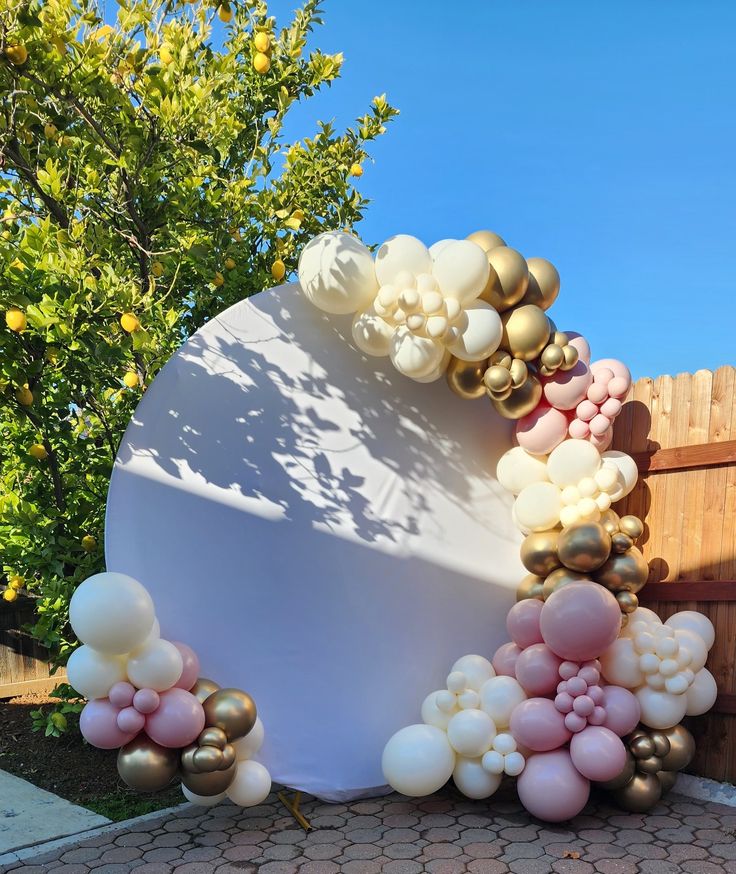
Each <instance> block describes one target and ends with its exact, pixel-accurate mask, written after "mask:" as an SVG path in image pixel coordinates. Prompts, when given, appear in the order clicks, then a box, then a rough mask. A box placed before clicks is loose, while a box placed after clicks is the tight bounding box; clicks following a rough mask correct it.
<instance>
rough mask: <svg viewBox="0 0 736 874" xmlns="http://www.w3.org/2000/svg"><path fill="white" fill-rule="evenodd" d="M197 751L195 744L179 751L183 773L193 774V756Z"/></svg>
mask: <svg viewBox="0 0 736 874" xmlns="http://www.w3.org/2000/svg"><path fill="white" fill-rule="evenodd" d="M198 749H199V747H198V746H197V744H190V745H189V746H188V747H184V749H183V750H182V751H181V767H182V769H183V770H184V771H191V772H192V773H194V771H195V768H194V754H195V753H196V752H197V750H198Z"/></svg>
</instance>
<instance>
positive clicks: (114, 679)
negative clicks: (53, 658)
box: [66, 644, 125, 698]
mask: <svg viewBox="0 0 736 874" xmlns="http://www.w3.org/2000/svg"><path fill="white" fill-rule="evenodd" d="M66 676H67V680H68V681H69V684H70V685H71V686H73V687H74V688H75V689H76V690H77V692H79V694H80V695H82V696H83V697H84V698H106V697H107V694H108V692H109V691H110V689H111V688H112V686H114V685H115V683H119V682H121V681H122V680H124V679H125V660H124V659H123V658H122V657H121V656H119V655H105V653H102V652H97V650H96V649H92V647H91V646H87V645H86V644H85V645H84V646H80V647H79V648H78V649H75V650H74V652H73V653H72V654H71V656H69V661H68V662H67V664H66Z"/></svg>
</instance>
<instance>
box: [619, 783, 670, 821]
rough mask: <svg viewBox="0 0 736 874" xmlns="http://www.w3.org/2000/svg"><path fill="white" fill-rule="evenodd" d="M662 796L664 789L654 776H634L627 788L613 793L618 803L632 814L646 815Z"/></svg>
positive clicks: (624, 787)
mask: <svg viewBox="0 0 736 874" xmlns="http://www.w3.org/2000/svg"><path fill="white" fill-rule="evenodd" d="M661 795H662V787H661V785H660V783H659V779H658V778H657V777H656V776H655V775H654V774H634V776H633V777H632V778H631V780H630V781H629V782H628V783H627V784H626V786H623V787H622V788H621V789H617V790H616V791H615V792H614V793H613V797H614V799H615V800H616V803H617V804H619V805H620V806H621V807H623V809H624V810H630V811H631V812H632V813H646V812H647V810H650V809H651V808H652V807H654V805H655V804H656V803H657V802H658V801H659V799H660V797H661Z"/></svg>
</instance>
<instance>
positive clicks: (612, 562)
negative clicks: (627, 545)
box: [593, 546, 649, 594]
mask: <svg viewBox="0 0 736 874" xmlns="http://www.w3.org/2000/svg"><path fill="white" fill-rule="evenodd" d="M648 576H649V565H648V564H647V563H646V561H645V560H644V556H643V555H642V554H641V551H640V550H638V549H637V548H636V547H635V546H632V548H631V549H630V550H629V551H628V552H624V553H623V554H621V555H619V554H617V553H614V554H613V555H612V556H611V557H610V558H609V559H608V561H607V562H606V563H605V564H604V565H603V566H602V567H601V568H599V570H597V571H596V572H595V574H593V578H594V579H595V581H596V582H597V583H600V584H601V585H602V586H605V587H606V588H607V589H608V590H609V591H611V592H634V594H636V592H638V591H639V590H640V589H642V588H643V586H644V583H646V581H647V577H648Z"/></svg>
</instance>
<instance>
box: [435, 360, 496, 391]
mask: <svg viewBox="0 0 736 874" xmlns="http://www.w3.org/2000/svg"><path fill="white" fill-rule="evenodd" d="M485 372H486V362H485V361H461V360H460V359H459V358H455V357H454V356H453V357H452V358H451V359H450V363H449V364H448V365H447V372H446V374H445V378H446V379H447V384H448V385H449V386H450V388H451V389H452V390H453V391H454V392H455V394H456V395H457V396H458V397H461V398H464V399H465V400H468V401H470V400H475V399H476V398H482V397H483V396H484V395H485V393H486V386H485V384H484V382H483V374H484V373H485Z"/></svg>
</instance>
